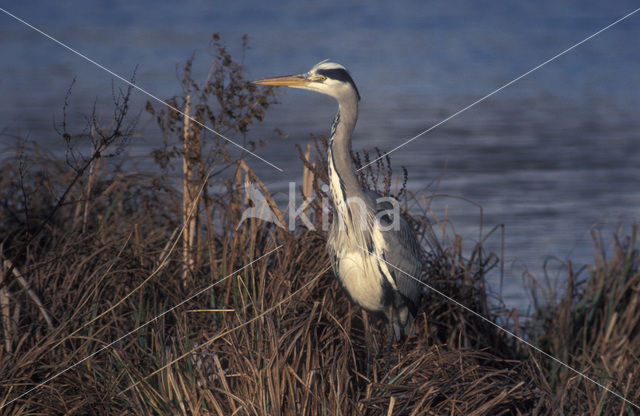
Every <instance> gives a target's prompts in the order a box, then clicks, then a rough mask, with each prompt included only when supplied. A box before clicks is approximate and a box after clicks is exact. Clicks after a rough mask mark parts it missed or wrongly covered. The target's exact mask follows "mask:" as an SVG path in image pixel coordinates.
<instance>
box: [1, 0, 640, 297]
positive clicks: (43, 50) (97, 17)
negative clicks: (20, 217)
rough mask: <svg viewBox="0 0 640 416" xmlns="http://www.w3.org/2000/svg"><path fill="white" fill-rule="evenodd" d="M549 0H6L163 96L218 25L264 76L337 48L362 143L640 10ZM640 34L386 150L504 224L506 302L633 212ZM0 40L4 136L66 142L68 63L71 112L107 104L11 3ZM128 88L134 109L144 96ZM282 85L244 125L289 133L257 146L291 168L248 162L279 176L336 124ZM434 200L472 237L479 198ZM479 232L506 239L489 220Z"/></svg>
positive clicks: (89, 73)
mask: <svg viewBox="0 0 640 416" xmlns="http://www.w3.org/2000/svg"><path fill="white" fill-rule="evenodd" d="M556 3H557V2H554V1H551V0H544V1H539V2H534V3H532V2H526V3H525V2H522V3H517V4H514V3H513V2H506V1H495V2H477V1H476V2H474V1H453V2H421V1H414V2H404V3H403V2H397V3H393V4H387V3H386V2H367V3H364V2H354V3H346V2H338V1H329V2H326V1H325V2H315V3H307V2H290V3H288V2H262V1H249V2H234V3H233V4H226V3H216V2H200V1H192V2H185V3H183V4H182V5H180V6H177V5H175V4H174V3H172V2H168V1H165V0H162V1H156V2H153V3H148V4H141V3H136V2H125V1H115V2H111V3H109V4H107V3H104V4H102V3H96V4H91V3H89V2H85V3H77V2H71V1H68V2H64V1H62V2H55V3H53V2H51V3H45V2H34V3H29V4H21V5H12V8H11V9H8V10H9V11H10V12H12V13H15V14H16V15H18V16H20V17H21V18H23V19H25V20H27V21H29V22H30V23H32V24H34V25H35V26H37V27H39V28H40V29H42V30H44V31H45V32H47V33H49V34H51V35H52V36H54V37H56V38H58V39H60V40H61V41H63V42H67V43H68V44H69V45H70V46H71V47H73V48H75V49H77V50H78V51H80V52H81V53H84V54H86V55H88V56H89V57H91V58H92V59H94V60H96V61H97V62H99V63H101V64H103V65H105V66H107V67H108V68H109V69H111V70H113V71H115V72H117V73H119V74H121V75H123V76H124V77H130V76H131V74H132V73H133V71H134V68H135V67H136V66H137V67H138V70H137V75H136V80H137V84H138V85H140V86H141V87H143V88H145V89H147V90H148V91H150V92H153V93H154V94H156V95H158V96H159V97H167V96H170V95H173V94H175V93H179V89H178V83H177V81H176V76H175V68H176V65H177V64H178V63H179V62H183V61H184V60H185V59H186V58H187V57H188V56H189V55H190V54H191V53H192V52H194V51H200V56H202V60H201V61H200V62H201V63H202V65H201V66H200V67H198V68H197V72H196V75H200V76H204V74H205V72H206V71H207V69H208V67H207V64H206V59H205V58H204V56H205V55H206V52H205V51H206V45H207V42H208V40H209V38H210V35H211V33H213V32H214V31H215V32H220V33H221V34H222V36H223V39H224V40H225V41H226V42H227V43H229V44H230V45H233V46H232V49H233V50H234V51H235V52H237V51H238V49H239V48H238V46H239V44H240V42H239V37H240V36H241V35H242V34H244V33H247V34H249V36H250V38H251V48H252V49H251V50H250V51H249V52H248V54H247V55H246V58H245V62H246V66H247V68H248V71H249V72H250V76H253V77H256V78H258V77H263V76H270V75H280V74H285V73H292V72H298V71H299V72H302V71H305V70H307V69H308V68H309V67H311V65H313V64H314V63H316V62H317V61H320V60H322V59H325V58H331V59H332V60H335V61H338V62H340V63H343V64H344V65H346V66H347V67H348V68H349V69H350V71H351V73H352V75H353V77H354V79H355V80H356V83H357V84H358V88H359V90H360V92H361V95H362V97H363V99H362V102H361V108H360V119H359V123H358V127H357V129H356V134H355V137H354V148H355V149H371V148H372V147H373V146H378V147H380V148H382V149H391V148H393V147H395V146H396V145H398V144H400V143H402V142H403V141H404V140H406V139H408V138H411V137H413V136H415V135H416V134H418V133H420V132H422V131H424V130H426V129H427V128H429V127H431V126H433V125H434V124H436V123H438V122H440V121H441V120H443V119H445V118H446V117H448V116H450V115H451V114H454V113H456V112H457V111H459V110H460V109H462V108H464V107H466V106H467V105H469V104H471V103H473V102H474V101H476V100H477V99H479V98H481V97H483V96H484V95H485V94H488V93H490V92H492V91H494V90H495V89H496V88H498V87H500V86H501V85H504V84H505V83H507V82H509V81H510V80H512V79H514V78H516V77H517V76H519V75H521V74H523V73H525V72H526V71H528V70H530V69H531V68H533V67H535V66H536V65H538V64H540V63H542V62H544V61H545V60H547V59H549V58H550V57H552V56H554V55H555V54H557V53H558V52H561V51H562V50H564V49H566V48H567V47H569V46H571V45H573V44H575V43H576V42H579V41H581V40H582V39H584V38H586V37H587V36H589V35H591V34H592V33H594V32H596V31H597V30H599V29H601V28H602V27H604V26H606V25H608V24H610V23H611V22H613V21H615V20H616V19H618V18H620V17H622V16H623V15H625V14H626V13H628V12H630V11H632V10H633V9H634V8H636V7H637V3H636V2H634V1H612V2H606V3H601V4H591V3H585V2H578V1H567V2H562V4H556ZM3 7H5V6H3ZM7 7H9V6H7ZM638 39H640V13H638V15H634V16H632V17H630V18H629V19H628V20H626V21H624V22H622V23H620V24H619V25H617V26H615V27H613V28H611V29H610V30H608V31H606V32H604V33H602V34H600V35H599V36H597V37H596V38H594V39H592V40H590V41H588V42H586V43H585V44H583V45H581V46H579V47H578V48H576V49H575V50H573V51H571V52H570V53H568V54H567V55H565V56H562V57H560V58H558V59H557V60H555V61H553V62H551V63H549V64H548V65H546V66H544V67H543V68H541V69H540V70H538V71H536V72H535V73H533V74H531V75H529V76H528V77H526V78H524V79H522V80H520V81H519V82H517V83H516V84H514V85H512V86H510V87H508V88H506V89H504V90H503V91H500V92H499V93H497V94H496V95H495V96H492V97H491V98H489V99H487V100H486V101H484V102H482V103H480V104H478V105H477V106H475V107H473V108H471V109H469V110H468V111H466V112H464V113H463V114H461V115H459V116H457V117H455V118H454V119H452V120H450V121H448V122H447V123H445V124H443V125H441V126H439V127H438V128H436V129H434V130H433V131H431V132H429V133H427V134H425V135H424V136H422V137H420V138H419V139H416V140H415V141H413V142H412V143H410V144H408V145H406V146H404V147H402V148H401V149H399V150H397V151H396V152H394V153H393V154H392V161H393V163H394V165H395V166H401V165H402V166H406V167H407V169H408V170H409V177H410V182H409V186H410V188H411V189H412V190H416V191H419V190H422V189H424V188H425V187H426V186H427V185H428V184H430V183H432V182H433V181H434V180H435V179H437V178H440V180H439V183H438V186H437V191H438V192H439V193H443V194H448V195H453V196H456V197H460V198H465V199H469V200H472V201H475V203H476V204H479V205H480V206H481V207H482V212H483V229H484V230H485V231H488V230H489V229H491V228H492V227H493V226H495V225H497V224H504V226H505V243H504V254H505V280H504V287H503V296H504V299H505V302H506V304H507V306H508V307H518V308H521V309H524V308H526V306H527V305H528V303H529V299H528V298H527V296H526V293H525V292H524V291H523V290H522V285H521V283H520V282H521V276H522V273H523V271H524V270H529V271H530V272H531V273H532V274H533V275H535V276H538V277H539V276H542V267H543V264H544V262H545V260H547V259H548V258H550V257H552V256H555V257H557V258H558V259H559V260H560V261H563V260H566V259H567V258H570V259H571V260H572V261H573V262H574V263H575V264H578V265H580V264H584V263H588V262H590V261H591V256H592V248H591V247H592V245H591V242H590V236H589V231H590V230H591V229H592V228H593V227H594V226H596V225H598V224H603V225H602V227H603V229H604V230H605V235H608V234H609V233H610V232H611V231H612V230H614V229H615V228H616V227H617V226H618V225H619V224H622V225H623V226H628V225H629V224H630V223H631V222H632V221H633V220H637V219H638V218H639V217H640V186H639V182H640V120H639V118H638V110H639V108H640V71H639V70H638V69H639V68H640V43H639V42H638V41H637V40H638ZM236 40H237V42H236ZM0 54H1V56H2V59H1V60H0V92H1V93H2V96H3V98H4V99H3V100H2V102H1V103H0V110H1V111H0V131H2V132H3V133H4V134H3V136H2V140H3V141H7V142H8V141H9V140H11V136H13V135H22V136H28V137H30V138H31V139H33V140H36V141H38V142H39V143H41V144H43V145H45V146H47V147H49V148H51V149H53V150H54V151H55V150H56V149H57V148H60V147H61V143H60V142H59V141H58V139H57V138H56V136H55V132H54V131H53V129H52V124H53V120H54V118H56V119H58V120H59V118H60V109H61V106H62V102H63V99H64V95H65V93H66V90H67V88H68V86H69V84H70V83H71V80H72V79H73V77H77V82H76V85H75V86H74V94H73V101H72V105H73V107H72V108H73V111H74V112H73V113H72V114H71V117H76V118H77V119H81V118H82V114H86V113H87V111H86V109H87V108H88V106H89V105H92V104H93V102H94V101H95V100H97V103H98V107H99V108H104V109H105V118H108V116H109V112H108V110H107V109H108V108H109V107H108V104H109V103H110V99H111V88H112V82H113V80H112V77H111V76H109V75H108V74H107V73H105V72H104V71H101V70H100V69H98V68H96V67H95V66H93V65H92V64H90V63H87V62H86V61H83V60H82V59H81V58H79V57H77V56H75V55H73V54H71V53H70V52H68V51H66V50H64V49H63V48H61V47H60V46H57V45H55V44H54V43H53V42H52V41H50V40H48V39H46V38H44V37H43V36H42V35H39V34H37V33H35V32H34V31H33V30H31V29H28V28H26V27H25V26H24V25H22V24H20V23H18V22H16V21H15V20H13V19H11V18H10V17H8V16H6V15H4V14H0ZM113 85H115V86H116V87H118V86H119V85H120V84H119V83H118V82H115V84H113ZM135 100H136V103H137V105H140V106H141V105H142V103H144V102H145V101H146V97H144V96H142V95H141V94H138V95H137V96H136V99H135ZM279 100H280V102H281V104H280V105H278V106H276V107H275V108H273V109H272V110H270V111H269V113H268V117H267V120H266V121H265V123H264V124H263V125H261V126H259V127H257V128H256V129H254V130H253V131H252V132H251V134H250V138H259V137H269V136H271V131H272V129H273V128H275V127H279V128H282V129H284V130H285V131H286V132H287V133H288V138H287V139H284V140H273V141H272V142H271V143H269V145H268V146H267V147H266V148H264V149H262V150H261V151H260V155H261V156H263V157H264V158H266V159H268V160H269V161H271V162H272V163H274V164H275V165H278V166H280V167H281V168H283V169H284V171H285V172H284V173H279V172H277V171H276V170H274V169H272V168H270V167H269V166H268V165H265V164H263V163H262V162H260V161H259V160H256V159H253V160H250V164H251V166H252V167H253V168H254V169H255V170H256V171H258V172H259V174H260V175H261V177H262V178H264V180H265V182H267V183H271V184H273V185H272V189H273V190H275V191H277V190H285V189H286V183H287V182H288V181H294V180H299V178H300V176H301V172H302V169H301V163H300V162H299V161H298V160H297V152H296V151H295V149H294V144H295V143H302V144H304V143H306V142H307V141H309V133H310V132H314V133H324V134H326V133H328V130H329V126H330V122H331V119H332V118H333V115H334V113H335V110H336V109H335V104H334V103H333V102H332V101H331V99H329V98H327V97H323V96H317V95H315V94H311V93H307V92H303V91H293V90H292V91H282V93H281V95H280V96H279ZM101 106H103V107H101ZM140 108H142V107H140ZM139 127H140V129H141V130H142V131H143V132H145V134H144V139H140V140H137V141H134V142H133V143H132V145H131V148H130V155H131V157H137V156H138V155H144V154H147V153H148V152H149V149H150V148H152V147H153V146H154V137H155V132H154V130H153V128H152V123H151V122H150V121H149V120H148V118H147V117H146V115H145V114H142V115H141V118H140V122H139ZM434 189H435V188H431V189H429V190H428V191H426V192H425V193H426V194H428V193H430V192H432V191H433V190H434ZM434 207H435V210H436V212H438V213H439V214H443V213H444V210H445V208H446V209H447V212H448V216H449V218H450V220H451V221H452V223H453V225H454V226H455V231H456V232H457V233H459V234H461V235H463V236H464V237H465V238H467V239H468V240H469V242H470V243H472V242H473V241H474V240H477V238H478V237H477V236H478V231H479V224H480V222H479V210H478V208H477V206H476V205H473V204H470V203H468V202H465V201H464V200H462V199H455V198H439V199H437V200H435V201H434ZM488 244H489V247H490V248H491V249H494V250H500V248H501V241H500V236H499V234H494V235H492V236H491V237H490V238H489V240H488ZM493 277H494V278H493V280H492V286H493V287H494V288H496V289H497V288H498V287H499V283H498V275H497V274H496V275H495V276H493Z"/></svg>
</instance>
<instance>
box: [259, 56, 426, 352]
mask: <svg viewBox="0 0 640 416" xmlns="http://www.w3.org/2000/svg"><path fill="white" fill-rule="evenodd" d="M254 83H255V84H259V85H273V86H288V87H293V88H301V89H305V90H310V91H315V92H319V93H321V94H326V95H329V96H331V97H333V98H335V99H336V100H337V101H338V114H337V115H336V117H335V120H334V122H333V125H332V127H331V137H330V139H329V147H328V150H327V157H328V170H329V172H328V173H329V175H328V177H329V181H330V184H329V189H330V194H331V198H332V203H333V208H334V216H333V221H332V224H331V228H330V231H329V237H328V240H327V249H328V252H329V257H330V259H331V263H332V266H333V270H334V273H335V274H336V276H337V277H338V280H339V281H340V283H341V284H342V286H343V288H344V289H345V291H346V293H347V294H348V296H349V297H350V298H351V300H352V301H353V302H354V303H356V304H357V305H359V306H361V307H362V308H364V309H365V310H366V311H369V312H373V313H383V314H384V315H386V318H387V321H388V323H389V326H390V328H393V338H394V340H396V341H399V340H402V339H403V338H404V336H405V335H406V334H407V331H408V329H409V326H410V325H411V322H412V320H413V318H414V317H415V316H416V313H417V309H418V306H419V302H420V297H421V285H420V282H419V281H418V280H416V279H415V278H414V277H415V276H419V275H420V270H421V254H420V253H421V249H420V245H419V243H418V242H417V239H416V236H415V233H414V232H413V230H412V228H411V226H410V225H409V223H408V222H407V221H406V219H405V218H403V217H402V215H400V210H399V209H394V207H398V206H399V205H397V204H398V203H397V201H396V200H395V199H393V198H389V197H384V198H383V197H381V196H380V195H379V194H377V193H376V192H373V191H370V190H368V189H363V188H362V187H361V185H360V183H359V181H358V178H357V177H356V171H355V169H354V166H353V161H352V159H351V155H350V152H349V148H350V142H351V135H352V133H353V130H354V128H355V125H356V121H357V118H358V102H359V101H360V94H359V93H358V89H357V87H356V85H355V83H354V82H353V79H352V78H351V76H350V75H349V72H348V71H347V70H346V68H345V67H344V66H342V65H340V64H337V63H334V62H328V61H322V62H320V63H318V64H316V65H315V66H314V67H313V68H311V70H309V72H307V73H304V74H298V75H286V76H280V77H273V78H265V79H261V80H258V81H254ZM390 344H391V343H389V345H390ZM387 351H389V350H387ZM388 357H389V356H388V354H387V363H388Z"/></svg>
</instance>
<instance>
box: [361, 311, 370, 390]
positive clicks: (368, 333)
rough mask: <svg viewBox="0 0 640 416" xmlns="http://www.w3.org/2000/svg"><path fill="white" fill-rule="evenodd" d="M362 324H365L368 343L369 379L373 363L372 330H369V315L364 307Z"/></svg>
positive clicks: (365, 335)
mask: <svg viewBox="0 0 640 416" xmlns="http://www.w3.org/2000/svg"><path fill="white" fill-rule="evenodd" d="M362 325H364V342H365V344H367V363H366V374H367V379H368V378H369V376H370V365H371V332H369V317H368V315H367V311H365V310H364V309H363V310H362Z"/></svg>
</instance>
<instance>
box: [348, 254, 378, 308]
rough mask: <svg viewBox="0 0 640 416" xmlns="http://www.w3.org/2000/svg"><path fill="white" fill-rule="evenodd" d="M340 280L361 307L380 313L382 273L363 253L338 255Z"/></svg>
mask: <svg viewBox="0 0 640 416" xmlns="http://www.w3.org/2000/svg"><path fill="white" fill-rule="evenodd" d="M338 259H339V263H338V268H337V269H338V270H337V272H338V273H337V274H338V278H339V279H340V281H341V282H342V285H343V286H344V288H345V289H346V291H347V292H348V293H349V296H351V298H352V299H353V300H354V301H355V302H356V303H357V304H359V305H360V306H362V307H363V308H365V309H368V310H370V311H379V310H381V309H382V308H383V305H382V282H381V278H383V277H382V276H380V272H379V270H378V268H377V267H376V266H375V265H374V264H370V263H371V258H370V257H369V256H364V255H363V253H362V252H356V251H351V252H346V253H341V254H338Z"/></svg>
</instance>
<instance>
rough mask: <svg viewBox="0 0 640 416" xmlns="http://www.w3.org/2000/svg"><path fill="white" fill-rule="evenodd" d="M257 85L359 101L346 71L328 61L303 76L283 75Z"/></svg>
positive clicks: (354, 86)
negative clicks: (353, 98)
mask: <svg viewBox="0 0 640 416" xmlns="http://www.w3.org/2000/svg"><path fill="white" fill-rule="evenodd" d="M253 83H254V84H258V85H275V86H287V87H292V88H300V89H303V90H310V91H316V92H319V93H321V94H326V95H330V96H332V97H333V98H335V99H336V100H338V101H340V100H341V99H342V98H343V97H347V96H353V95H355V97H356V98H357V99H358V100H360V94H359V93H358V88H357V87H356V84H355V83H354V82H353V79H352V78H351V75H349V72H348V71H347V69H346V68H345V67H344V66H342V65H340V64H337V63H335V62H329V61H328V60H325V61H322V62H319V63H317V64H315V65H314V66H313V68H311V69H310V70H309V72H306V73H304V74H297V75H285V76H281V77H273V78H265V79H260V80H257V81H253Z"/></svg>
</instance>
